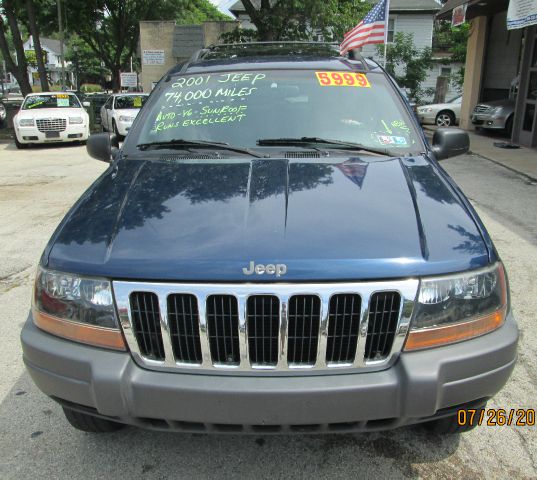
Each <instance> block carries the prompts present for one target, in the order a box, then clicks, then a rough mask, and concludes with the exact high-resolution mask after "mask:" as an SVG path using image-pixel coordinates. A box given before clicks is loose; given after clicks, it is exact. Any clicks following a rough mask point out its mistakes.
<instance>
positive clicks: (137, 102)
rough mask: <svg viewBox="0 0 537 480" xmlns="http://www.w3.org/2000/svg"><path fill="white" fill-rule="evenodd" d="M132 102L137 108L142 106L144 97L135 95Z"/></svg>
mask: <svg viewBox="0 0 537 480" xmlns="http://www.w3.org/2000/svg"><path fill="white" fill-rule="evenodd" d="M132 104H133V106H134V107H136V108H142V97H134V100H133V101H132Z"/></svg>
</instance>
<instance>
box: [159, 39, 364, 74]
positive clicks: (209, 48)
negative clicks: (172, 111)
mask: <svg viewBox="0 0 537 480" xmlns="http://www.w3.org/2000/svg"><path fill="white" fill-rule="evenodd" d="M252 45H266V46H271V45H317V46H329V47H334V49H337V50H338V52H339V48H338V47H339V44H338V43H337V42H314V41H308V40H278V41H263V42H235V43H217V44H211V45H209V46H207V47H204V48H201V49H200V50H197V51H195V52H194V53H193V54H192V56H191V57H190V58H189V59H188V60H187V61H186V62H185V63H184V64H183V65H182V66H181V69H180V70H179V73H180V74H181V73H186V71H187V70H188V68H189V67H190V65H191V64H193V63H195V62H197V61H198V60H200V59H202V58H203V56H204V55H205V54H207V53H209V52H211V51H214V50H216V49H218V48H221V47H242V46H246V47H247V46H252ZM348 58H349V59H350V60H356V61H361V62H362V64H363V66H364V69H366V70H370V68H369V65H368V64H367V61H366V59H365V58H364V57H363V56H362V55H361V54H359V53H356V52H355V51H353V50H351V51H350V52H349V54H348ZM168 74H169V72H168Z"/></svg>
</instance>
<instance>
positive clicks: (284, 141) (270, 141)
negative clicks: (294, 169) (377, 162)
mask: <svg viewBox="0 0 537 480" xmlns="http://www.w3.org/2000/svg"><path fill="white" fill-rule="evenodd" d="M309 143H322V144H326V145H337V146H338V147H343V148H347V149H351V150H363V151H364V152H369V153H377V154H379V155H386V156H390V157H391V156H392V155H391V154H390V152H389V151H388V150H387V149H385V148H373V147H367V146H365V145H362V144H361V143H353V142H345V141H343V140H331V139H328V138H319V137H301V138H261V139H259V140H258V141H257V144H258V145H259V146H266V147H268V146H277V145H278V146H280V145H304V144H309Z"/></svg>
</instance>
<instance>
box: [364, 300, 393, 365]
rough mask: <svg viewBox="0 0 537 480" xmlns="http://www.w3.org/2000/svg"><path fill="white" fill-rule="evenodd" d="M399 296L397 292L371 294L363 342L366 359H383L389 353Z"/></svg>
mask: <svg viewBox="0 0 537 480" xmlns="http://www.w3.org/2000/svg"><path fill="white" fill-rule="evenodd" d="M400 306H401V296H400V295H399V293H397V292H379V293H375V294H373V296H372V297H371V301H370V303H369V323H368V326H367V340H366V343H365V358H366V360H383V359H385V358H386V357H387V356H388V354H389V353H390V351H391V349H392V345H393V340H394V338H395V332H396V330H397V322H398V318H399V308H400Z"/></svg>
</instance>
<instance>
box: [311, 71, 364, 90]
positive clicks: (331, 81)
mask: <svg viewBox="0 0 537 480" xmlns="http://www.w3.org/2000/svg"><path fill="white" fill-rule="evenodd" d="M315 75H317V80H319V85H321V87H365V88H371V84H370V83H369V80H368V79H367V77H366V76H365V75H364V74H363V73H354V72H315Z"/></svg>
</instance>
